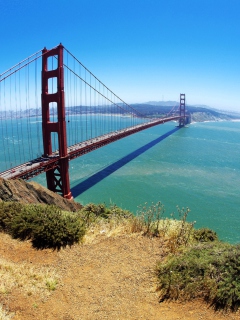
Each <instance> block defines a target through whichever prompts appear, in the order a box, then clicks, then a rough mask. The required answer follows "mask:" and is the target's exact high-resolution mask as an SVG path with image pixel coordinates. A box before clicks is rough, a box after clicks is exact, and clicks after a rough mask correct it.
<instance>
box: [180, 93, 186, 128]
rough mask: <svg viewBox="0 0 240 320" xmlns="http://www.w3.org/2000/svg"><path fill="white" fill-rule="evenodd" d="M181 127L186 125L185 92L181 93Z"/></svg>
mask: <svg viewBox="0 0 240 320" xmlns="http://www.w3.org/2000/svg"><path fill="white" fill-rule="evenodd" d="M179 113H180V114H179V116H180V118H179V127H184V126H185V118H186V115H185V94H184V93H180V107H179Z"/></svg>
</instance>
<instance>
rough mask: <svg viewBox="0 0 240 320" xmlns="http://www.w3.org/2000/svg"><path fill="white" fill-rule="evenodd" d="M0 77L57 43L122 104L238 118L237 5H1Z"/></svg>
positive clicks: (47, 0) (39, 1)
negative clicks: (204, 110)
mask: <svg viewBox="0 0 240 320" xmlns="http://www.w3.org/2000/svg"><path fill="white" fill-rule="evenodd" d="M0 17H1V18H0V41H1V46H0V48H1V49H0V73H2V72H3V71H5V70H6V69H8V68H9V67H11V66H12V65H14V64H16V63H17V62H19V61H21V60H23V59H24V58H26V57H28V56H29V55H31V54H32V53H34V52H36V51H38V50H40V49H42V48H43V47H45V46H46V47H47V49H50V48H52V47H54V46H56V45H58V44H59V43H60V42H61V43H62V44H63V45H64V46H65V47H66V48H67V49H68V50H69V51H70V52H72V53H73V54H74V55H75V56H76V57H77V58H78V59H79V60H80V61H81V62H82V63H83V64H84V65H85V66H86V67H87V68H88V69H90V70H91V71H92V72H93V74H95V75H96V76H97V77H98V78H99V79H100V80H101V81H102V82H103V83H104V84H105V85H107V86H108V87H109V88H110V89H111V90H112V91H113V92H114V93H116V94H117V95H118V96H120V97H121V98H122V99H123V100H124V101H126V102H127V103H135V102H147V101H150V100H151V101H152V100H154V101H160V100H165V101H168V100H177V101H178V100H179V94H180V93H185V94H186V99H187V103H188V104H205V105H208V106H210V107H213V108H219V109H228V110H235V111H239V112H240V0H164V1H163V0H0Z"/></svg>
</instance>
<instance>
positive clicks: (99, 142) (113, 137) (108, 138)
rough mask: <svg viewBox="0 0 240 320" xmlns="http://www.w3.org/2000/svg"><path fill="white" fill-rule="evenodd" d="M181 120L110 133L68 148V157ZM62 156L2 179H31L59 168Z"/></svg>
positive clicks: (3, 174) (6, 174) (5, 173)
mask: <svg viewBox="0 0 240 320" xmlns="http://www.w3.org/2000/svg"><path fill="white" fill-rule="evenodd" d="M179 119H180V116H172V117H168V118H161V119H153V120H152V121H151V122H148V123H142V124H138V125H136V126H133V127H128V128H124V129H121V130H118V131H114V132H110V133H107V134H104V135H102V136H98V137H96V138H93V139H89V140H86V141H84V142H80V143H77V144H74V145H72V146H70V147H68V148H67V153H68V155H67V157H68V159H69V161H70V160H73V159H75V158H78V157H80V156H82V155H84V154H86V153H89V152H91V151H93V150H96V149H98V148H101V147H103V146H105V145H107V144H109V143H112V142H114V141H117V140H120V139H122V138H125V137H127V136H130V135H131V134H134V133H136V132H139V131H142V130H145V129H148V128H151V127H153V126H156V125H159V124H163V123H165V122H169V121H177V120H179ZM59 160H60V156H59V153H58V151H56V152H53V153H52V154H51V155H49V156H48V157H47V156H43V157H40V158H37V159H34V160H31V161H29V162H27V163H23V164H21V165H19V166H16V167H13V168H11V169H9V170H6V171H3V172H1V173H0V178H4V179H18V178H21V179H24V180H28V179H31V178H33V177H35V176H37V175H39V174H41V173H43V172H46V171H48V170H51V169H54V168H56V167H57V166H58V162H59Z"/></svg>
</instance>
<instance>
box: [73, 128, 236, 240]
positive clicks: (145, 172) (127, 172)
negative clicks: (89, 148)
mask: <svg viewBox="0 0 240 320" xmlns="http://www.w3.org/2000/svg"><path fill="white" fill-rule="evenodd" d="M174 130H175V123H166V124H164V125H160V126H157V127H154V128H151V129H148V130H145V131H143V132H140V133H138V134H135V135H132V136H130V137H128V138H125V139H123V140H120V141H118V142H116V143H113V144H111V145H109V146H106V147H104V148H101V149H99V150H96V151H94V152H92V153H90V154H88V155H86V156H84V157H82V158H79V159H77V160H74V161H73V162H71V163H70V167H71V168H70V174H71V187H72V191H73V194H74V197H75V200H76V201H79V202H80V203H82V204H86V203H89V202H94V203H103V202H104V203H106V204H107V205H109V204H116V205H118V206H121V207H122V208H124V209H128V210H130V211H132V212H134V213H136V212H137V210H139V206H141V205H143V204H144V203H145V202H147V203H148V204H149V205H150V204H151V203H156V202H158V201H161V202H162V203H163V204H164V207H165V215H166V216H170V215H171V214H172V213H174V215H175V217H177V215H178V214H177V209H176V206H179V207H180V208H182V207H184V208H186V207H188V208H189V209H190V213H189V215H188V220H189V221H196V225H195V226H196V227H197V228H199V227H208V228H212V229H214V230H215V231H216V232H217V233H218V235H219V237H220V239H222V240H225V241H229V242H231V243H240V161H239V160H240V122H208V123H194V124H191V125H190V126H188V127H187V128H182V129H180V130H176V131H174ZM172 131H173V132H172ZM166 133H168V134H169V135H168V136H167V137H165V136H164V135H165V134H166ZM161 137H162V138H161Z"/></svg>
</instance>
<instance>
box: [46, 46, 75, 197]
mask: <svg viewBox="0 0 240 320" xmlns="http://www.w3.org/2000/svg"><path fill="white" fill-rule="evenodd" d="M53 56H54V57H55V58H56V59H57V68H56V69H54V70H48V58H49V57H53ZM52 78H56V83H57V91H56V92H54V93H49V92H48V80H49V79H52ZM54 83H55V82H54ZM52 102H55V103H56V104H57V121H56V122H52V121H51V119H50V106H49V105H50V103H52ZM42 130H43V148H44V156H51V155H52V137H51V134H52V133H53V132H56V133H57V136H58V149H59V160H58V166H57V167H56V168H54V169H50V170H49V171H47V172H46V179H47V187H48V189H49V190H51V191H54V192H56V193H59V194H61V195H62V196H63V197H64V198H66V199H72V194H71V190H70V182H69V171H68V167H69V161H68V154H67V134H66V120H65V101H64V73H63V46H62V45H61V44H60V45H59V46H58V47H56V48H53V49H51V50H47V49H46V48H44V49H43V50H42Z"/></svg>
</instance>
